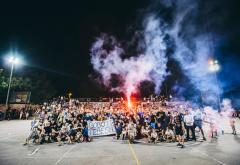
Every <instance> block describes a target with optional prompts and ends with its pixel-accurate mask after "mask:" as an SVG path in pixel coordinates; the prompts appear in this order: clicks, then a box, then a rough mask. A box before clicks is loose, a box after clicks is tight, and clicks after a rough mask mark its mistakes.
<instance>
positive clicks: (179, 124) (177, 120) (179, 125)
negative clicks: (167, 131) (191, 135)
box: [174, 112, 184, 148]
mask: <svg viewBox="0 0 240 165" xmlns="http://www.w3.org/2000/svg"><path fill="white" fill-rule="evenodd" d="M174 124H175V133H176V138H177V140H178V144H177V146H179V147H181V148H183V147H184V136H183V135H184V123H183V120H182V116H181V114H180V113H179V112H176V116H175V117H174Z"/></svg>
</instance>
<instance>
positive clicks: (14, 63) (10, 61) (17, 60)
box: [6, 56, 19, 110]
mask: <svg viewBox="0 0 240 165" xmlns="http://www.w3.org/2000/svg"><path fill="white" fill-rule="evenodd" d="M8 62H9V63H10V64H11V72H10V77H9V82H8V91H7V98H6V110H7V109H8V100H9V94H10V90H11V83H12V75H13V70H14V66H15V65H16V64H18V63H19V59H18V58H16V57H13V56H11V57H10V58H9V59H8Z"/></svg>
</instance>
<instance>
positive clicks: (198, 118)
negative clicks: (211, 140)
mask: <svg viewBox="0 0 240 165" xmlns="http://www.w3.org/2000/svg"><path fill="white" fill-rule="evenodd" d="M202 123H203V114H202V112H201V111H200V109H197V110H196V112H195V114H194V130H195V128H196V127H198V128H199V130H200V131H201V134H202V137H203V140H206V138H205V136H204V132H203V129H202Z"/></svg>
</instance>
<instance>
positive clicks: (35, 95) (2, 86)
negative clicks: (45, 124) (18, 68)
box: [0, 72, 56, 103]
mask: <svg viewBox="0 0 240 165" xmlns="http://www.w3.org/2000/svg"><path fill="white" fill-rule="evenodd" d="M8 82H9V77H8V76H7V75H6V73H4V72H2V73H0V93H1V95H0V102H1V103H4V102H5V99H6V93H7V88H8ZM11 91H31V102H33V103H42V102H44V101H46V100H48V99H50V98H52V97H54V96H55V94H56V90H55V88H54V86H53V85H52V84H51V81H50V80H49V79H48V78H47V77H46V75H44V74H39V73H30V74H28V76H20V75H15V76H14V77H13V78H12V83H11Z"/></svg>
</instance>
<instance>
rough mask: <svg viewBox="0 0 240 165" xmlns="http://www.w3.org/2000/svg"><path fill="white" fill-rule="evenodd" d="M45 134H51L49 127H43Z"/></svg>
mask: <svg viewBox="0 0 240 165" xmlns="http://www.w3.org/2000/svg"><path fill="white" fill-rule="evenodd" d="M44 129H45V133H46V134H50V133H51V132H52V130H51V127H44Z"/></svg>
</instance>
